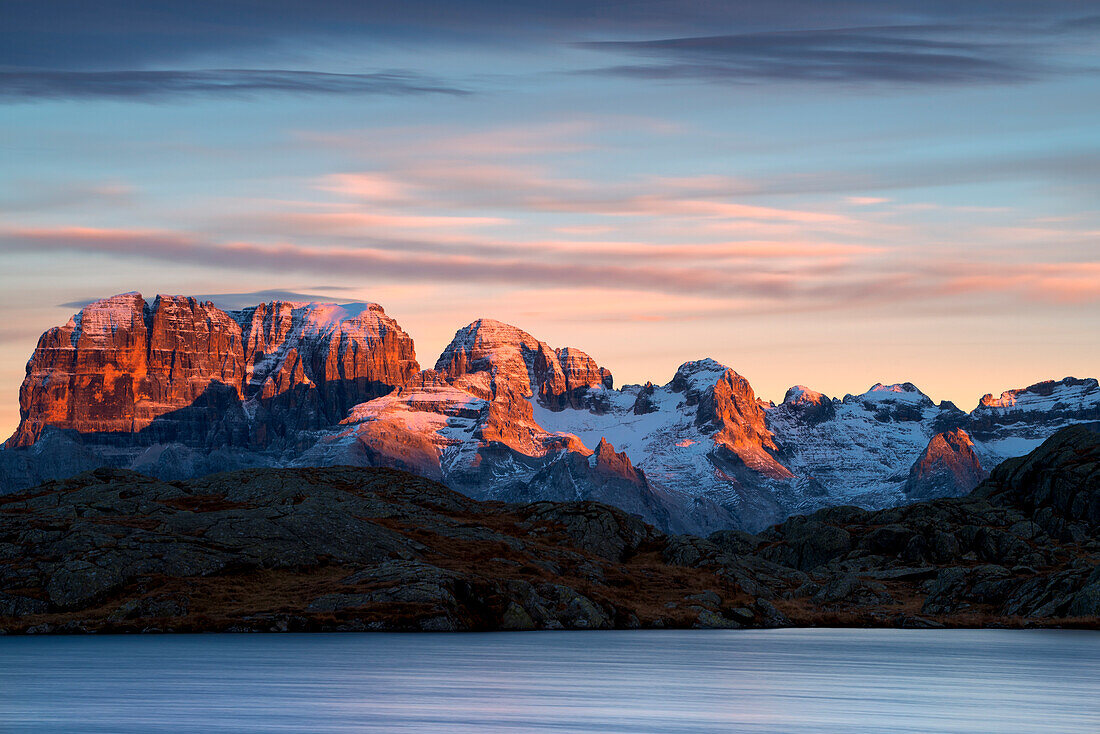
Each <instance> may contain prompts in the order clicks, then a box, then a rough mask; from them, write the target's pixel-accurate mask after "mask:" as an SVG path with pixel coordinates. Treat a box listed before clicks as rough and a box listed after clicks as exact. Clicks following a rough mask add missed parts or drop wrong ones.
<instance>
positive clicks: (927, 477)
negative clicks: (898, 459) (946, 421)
mask: <svg viewBox="0 0 1100 734" xmlns="http://www.w3.org/2000/svg"><path fill="white" fill-rule="evenodd" d="M987 476H989V472H987V471H986V470H985V469H983V468H982V464H981V462H980V461H979V460H978V456H977V454H975V453H974V442H973V441H971V440H970V436H969V435H968V434H967V432H966V431H964V430H962V429H961V428H955V429H953V430H950V431H945V432H943V433H937V434H936V435H935V436H933V437H932V439H931V440H930V441H929V442H928V446H927V447H926V448H925V449H924V452H923V453H921V455H920V458H919V459H917V461H916V462H915V463H914V464H913V467H912V468H911V469H910V470H909V479H908V480H907V481H906V484H905V493H906V495H908V496H909V497H912V498H913V499H928V498H932V497H961V496H963V495H965V494H968V493H969V492H970V490H972V489H974V487H977V486H978V484H980V483H981V482H982V480H984V479H985V478H986V477H987Z"/></svg>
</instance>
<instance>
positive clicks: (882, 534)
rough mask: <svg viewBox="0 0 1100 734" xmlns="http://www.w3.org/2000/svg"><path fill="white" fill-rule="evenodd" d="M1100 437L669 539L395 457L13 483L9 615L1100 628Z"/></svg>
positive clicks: (34, 620)
mask: <svg viewBox="0 0 1100 734" xmlns="http://www.w3.org/2000/svg"><path fill="white" fill-rule="evenodd" d="M1098 528H1100V434H1098V433H1096V432H1093V431H1091V430H1089V429H1088V428H1086V427H1083V426H1077V427H1073V428H1068V429H1065V430H1062V431H1060V432H1059V433H1057V434H1056V435H1055V436H1053V437H1052V438H1050V439H1049V440H1047V441H1046V442H1045V443H1044V444H1043V445H1042V446H1040V447H1039V448H1038V449H1036V450H1035V451H1033V452H1032V453H1031V454H1029V455H1028V456H1026V457H1022V458H1019V459H1012V460H1009V461H1006V462H1004V463H1003V464H1001V465H1000V466H999V467H997V468H996V469H995V470H994V471H993V472H992V474H991V476H990V477H989V478H988V479H987V480H986V481H984V482H983V483H982V484H981V485H979V486H978V488H977V489H975V490H974V492H973V493H971V494H970V495H969V496H966V497H961V498H951V499H936V500H931V501H927V502H921V503H917V504H913V505H908V506H904V507H896V508H891V509H887V510H879V511H866V510H861V509H858V508H855V507H834V508H829V509H825V510H821V511H819V512H816V513H814V514H812V515H808V516H798V517H793V518H790V519H788V520H787V521H785V522H784V523H782V524H780V525H777V526H774V527H772V528H769V529H768V530H766V531H764V532H762V533H760V534H758V535H752V534H749V533H745V532H741V531H736V530H725V531H720V532H717V533H713V534H712V535H710V536H709V537H706V538H703V537H699V536H690V535H667V534H665V533H662V532H660V531H658V530H656V529H654V528H653V527H651V526H649V525H647V524H645V523H644V522H642V521H641V520H639V519H638V518H636V517H634V516H632V515H629V514H627V513H625V512H623V511H622V510H619V509H616V508H613V507H610V506H607V505H602V504H599V503H594V502H534V503H530V504H524V505H516V504H505V503H498V502H478V501H475V500H472V499H470V498H468V497H465V496H463V495H460V494H458V493H456V492H452V491H451V490H449V489H447V488H446V487H445V486H443V485H442V484H439V483H437V482H433V481H430V480H427V479H423V478H420V477H417V476H414V475H412V474H408V473H405V472H401V471H397V470H389V469H364V468H352V467H335V468H316V469H250V470H243V471H237V472H229V473H224V474H217V475H212V476H209V477H205V478H202V479H194V480H189V481H176V482H167V481H160V480H157V479H152V478H149V477H146V476H144V475H141V474H137V473H134V472H130V471H126V470H121V469H97V470H95V471H91V472H85V473H83V474H80V475H77V476H75V477H72V478H71V479H68V480H64V481H55V482H50V483H47V484H44V485H41V486H39V487H37V488H35V489H32V490H29V491H26V492H23V493H20V494H18V495H8V496H3V497H0V631H3V632H4V633H7V634H40V633H118V632H209V631H224V632H234V631H272V632H280V631H371V630H377V631H459V630H533V629H543V630H552V629H638V628H645V629H661V628H666V629H667V628H754V627H782V626H849V627H850V626H858V627H992V626H1008V627H1082V628H1091V629H1097V628H1100V535H1098Z"/></svg>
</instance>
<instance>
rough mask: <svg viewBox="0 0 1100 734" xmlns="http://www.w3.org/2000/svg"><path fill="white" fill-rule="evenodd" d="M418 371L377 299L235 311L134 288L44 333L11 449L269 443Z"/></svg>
mask: <svg viewBox="0 0 1100 734" xmlns="http://www.w3.org/2000/svg"><path fill="white" fill-rule="evenodd" d="M418 370H419V366H418V365H417V363H416V357H415V354H414V350H413V344H412V340H411V339H410V338H409V337H408V335H407V334H405V333H404V332H403V331H402V330H401V328H400V327H399V326H398V325H397V324H396V322H394V321H393V320H392V319H390V318H389V317H388V316H386V315H385V313H384V312H383V311H382V309H381V307H379V306H377V305H374V304H363V305H362V306H359V307H357V308H355V309H352V310H349V309H348V308H346V307H339V306H327V305H321V304H291V303H279V302H275V303H270V304H263V305H260V306H257V307H255V308H251V309H247V310H246V311H243V312H239V313H232V314H231V313H227V312H225V311H222V310H221V309H219V308H217V307H216V306H214V305H213V304H212V303H200V302H198V301H196V300H195V299H193V298H186V297H182V296H157V298H156V299H155V300H154V301H153V302H152V303H151V304H150V303H147V302H146V301H145V299H144V298H142V296H141V295H140V294H137V293H127V294H124V295H120V296H114V297H112V298H108V299H105V300H102V301H97V302H96V303H93V304H90V305H88V306H86V307H85V308H84V309H83V310H81V312H80V313H78V314H76V315H75V316H73V318H71V319H70V320H69V322H68V323H67V324H66V325H64V326H61V327H55V328H53V329H50V330H49V331H47V332H46V333H45V334H43V335H42V338H41V339H40V340H39V343H38V347H37V348H36V349H35V352H34V354H33V355H32V356H31V359H30V362H29V363H28V365H27V377H26V379H25V380H24V381H23V385H22V387H21V389H20V416H21V420H20V424H19V427H18V429H17V430H16V432H15V434H14V435H13V436H12V438H11V439H10V440H9V445H12V446H27V445H30V444H32V443H34V442H35V441H36V440H37V439H38V437H39V436H40V435H41V433H42V430H43V429H44V428H45V427H47V426H51V427H54V428H59V429H69V430H73V431H77V432H78V433H80V434H83V435H85V436H87V437H89V440H95V441H99V442H102V441H111V440H117V441H120V442H123V443H136V444H150V443H156V442H162V441H179V442H182V443H184V444H187V445H192V446H203V445H210V444H212V443H213V444H218V445H226V444H229V445H234V444H248V443H250V442H251V443H253V444H257V443H258V444H261V445H262V444H266V443H268V442H269V441H270V440H271V439H272V438H273V437H275V436H276V435H280V434H285V433H286V432H287V431H294V430H300V429H303V428H317V427H320V426H323V425H329V424H331V423H336V422H338V421H339V420H341V419H342V418H343V417H344V415H345V414H346V413H347V411H348V409H350V408H351V407H352V406H354V405H356V404H358V403H360V402H363V401H364V400H369V399H371V398H373V397H377V396H379V395H384V394H385V393H387V392H389V391H390V390H392V389H393V388H394V387H395V386H397V385H400V384H402V383H404V382H405V381H406V380H407V379H408V378H409V377H410V376H412V375H414V374H416V372H417V371H418ZM245 403H251V404H252V405H251V406H250V408H249V410H247V411H246V410H244V408H243V405H244V404H245ZM93 437H94V439H93ZM111 437H114V438H113V439H112V438H111Z"/></svg>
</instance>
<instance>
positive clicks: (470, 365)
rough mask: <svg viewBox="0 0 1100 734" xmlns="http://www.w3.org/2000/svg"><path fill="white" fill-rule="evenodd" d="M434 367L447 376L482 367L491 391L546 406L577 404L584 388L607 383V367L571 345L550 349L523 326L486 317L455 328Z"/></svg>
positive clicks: (581, 402)
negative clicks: (452, 337) (455, 330)
mask: <svg viewBox="0 0 1100 734" xmlns="http://www.w3.org/2000/svg"><path fill="white" fill-rule="evenodd" d="M435 368H436V370H437V371H439V372H441V373H443V374H444V375H446V376H447V377H448V378H450V379H452V380H458V379H461V378H463V377H464V376H467V375H471V374H474V373H477V372H487V373H488V374H489V376H490V380H491V386H490V389H491V397H493V398H494V399H495V398H497V397H504V396H511V397H514V398H530V397H536V398H538V400H539V402H541V403H543V404H544V405H546V406H547V407H549V408H552V409H555V410H561V409H563V408H565V407H582V406H583V405H584V399H585V395H586V393H587V392H588V391H589V390H598V389H602V388H610V387H611V386H612V384H613V380H612V377H611V373H610V372H609V371H608V370H607V369H605V368H602V367H600V366H599V365H597V364H596V361H595V360H593V359H592V358H591V357H590V356H588V355H587V354H586V353H584V352H582V351H580V350H579V349H575V348H572V347H563V348H560V349H553V348H551V347H550V346H549V345H548V344H546V343H545V342H542V341H539V340H538V339H536V338H535V337H533V336H531V335H530V334H528V333H527V332H526V331H523V330H522V329H519V328H517V327H515V326H512V325H510V324H505V323H503V322H500V321H494V320H492V319H478V320H477V321H474V322H473V323H471V324H470V325H468V326H466V327H463V328H462V329H459V330H458V332H456V333H455V336H454V339H452V340H451V343H450V344H448V345H447V347H446V349H444V350H443V353H442V354H441V355H440V356H439V359H438V360H437V361H436V365H435Z"/></svg>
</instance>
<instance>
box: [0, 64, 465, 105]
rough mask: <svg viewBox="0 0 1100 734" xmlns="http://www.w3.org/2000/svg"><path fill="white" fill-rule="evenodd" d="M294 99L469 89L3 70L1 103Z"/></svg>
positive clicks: (256, 75) (419, 82)
mask: <svg viewBox="0 0 1100 734" xmlns="http://www.w3.org/2000/svg"><path fill="white" fill-rule="evenodd" d="M262 92H282V93H291V94H344V95H363V94H387V95H409V94H448V95H466V94H470V91H469V90H466V89H460V88H458V87H454V86H451V85H448V84H446V83H444V82H441V81H439V80H435V79H430V78H428V77H424V76H421V75H418V74H415V73H412V72H407V71H386V72H377V73H373V74H331V73H326V72H319V71H297V70H286V69H206V70H196V71H188V70H158V71H134V70H123V71H42V70H10V69H9V70H4V71H0V100H7V101H9V102H13V101H33V100H39V99H87V98H107V99H139V100H161V99H166V98H171V97H186V96H195V95H219V96H249V95H253V94H258V93H262Z"/></svg>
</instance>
